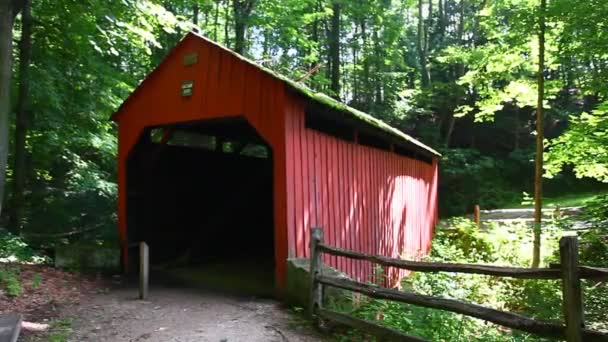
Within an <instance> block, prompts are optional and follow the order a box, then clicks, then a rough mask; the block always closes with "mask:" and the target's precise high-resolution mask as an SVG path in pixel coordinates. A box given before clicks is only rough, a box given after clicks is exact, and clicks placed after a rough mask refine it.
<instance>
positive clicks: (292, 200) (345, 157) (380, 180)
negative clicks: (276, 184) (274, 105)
mask: <svg viewBox="0 0 608 342" xmlns="http://www.w3.org/2000/svg"><path fill="white" fill-rule="evenodd" d="M287 99H288V100H287V101H286V106H287V108H286V134H285V135H286V141H285V142H286V148H287V189H288V194H287V209H288V215H287V216H288V224H287V228H288V233H287V235H288V241H289V243H288V246H289V251H288V254H289V256H290V257H307V256H308V244H309V229H310V227H315V226H319V227H323V228H324V230H325V241H326V242H327V243H328V244H330V245H333V246H338V247H342V248H347V249H352V250H357V251H361V252H366V253H371V254H378V255H385V256H390V257H406V258H418V257H420V256H421V255H423V254H425V253H427V252H428V249H429V247H430V241H431V238H432V229H433V226H434V224H435V222H436V218H437V198H436V194H437V162H436V161H434V162H433V163H432V164H428V163H425V162H422V161H419V160H414V159H411V158H407V157H404V156H401V155H398V154H395V153H393V152H390V151H384V150H380V149H376V148H372V147H368V146H363V145H358V144H355V143H351V142H347V141H344V140H340V139H338V138H336V137H333V136H330V135H327V134H324V133H321V132H319V131H316V130H312V129H308V128H306V127H305V123H304V103H303V102H302V101H301V100H299V99H297V98H296V97H294V96H293V95H289V96H288V97H287ZM325 262H327V263H328V264H330V265H332V266H333V267H336V268H338V269H340V270H341V271H343V272H345V273H347V274H349V275H350V276H352V277H354V278H356V279H358V280H372V276H373V274H374V270H373V269H372V265H371V264H370V263H367V262H363V261H355V260H346V259H344V258H341V257H334V256H327V255H326V256H325ZM385 275H386V276H387V278H388V281H387V283H388V284H389V285H391V286H394V285H397V282H398V279H400V278H401V277H403V276H404V275H405V273H404V272H403V271H399V270H396V269H392V268H391V269H387V270H385Z"/></svg>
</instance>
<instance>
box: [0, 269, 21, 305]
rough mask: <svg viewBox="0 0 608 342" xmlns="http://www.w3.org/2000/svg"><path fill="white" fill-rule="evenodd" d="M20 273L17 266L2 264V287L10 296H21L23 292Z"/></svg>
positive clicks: (0, 275)
mask: <svg viewBox="0 0 608 342" xmlns="http://www.w3.org/2000/svg"><path fill="white" fill-rule="evenodd" d="M19 273H20V269H19V267H17V266H11V265H0V286H1V287H0V289H3V290H4V291H3V292H4V293H6V295H8V296H10V297H19V296H21V294H22V293H23V289H22V287H21V281H20V280H19Z"/></svg>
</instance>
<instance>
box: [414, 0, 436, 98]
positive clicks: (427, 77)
mask: <svg viewBox="0 0 608 342" xmlns="http://www.w3.org/2000/svg"><path fill="white" fill-rule="evenodd" d="M427 9H428V17H427V19H426V20H425V18H424V0H418V39H417V49H418V63H419V64H420V76H421V85H422V87H423V88H427V87H428V86H429V85H430V84H431V72H430V70H429V67H428V52H429V27H430V23H431V19H432V15H433V1H432V0H429V2H428V5H427Z"/></svg>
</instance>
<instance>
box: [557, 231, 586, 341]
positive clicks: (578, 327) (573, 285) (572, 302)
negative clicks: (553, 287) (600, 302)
mask: <svg viewBox="0 0 608 342" xmlns="http://www.w3.org/2000/svg"><path fill="white" fill-rule="evenodd" d="M559 256H560V261H561V269H562V294H563V298H562V308H563V311H564V318H565V322H566V341H568V342H582V341H583V337H582V329H583V327H584V324H585V323H584V311H583V295H582V290H581V279H580V276H579V273H580V272H579V269H578V237H576V236H564V237H562V238H561V239H560V240H559Z"/></svg>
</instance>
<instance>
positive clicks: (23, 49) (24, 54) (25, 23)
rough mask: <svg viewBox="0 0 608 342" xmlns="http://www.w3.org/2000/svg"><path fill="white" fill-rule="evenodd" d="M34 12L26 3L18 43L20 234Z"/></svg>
mask: <svg viewBox="0 0 608 342" xmlns="http://www.w3.org/2000/svg"><path fill="white" fill-rule="evenodd" d="M32 23H33V22H32V8H31V0H25V2H24V6H23V10H22V15H21V40H20V41H19V95H18V99H17V117H16V122H15V154H14V156H15V160H14V162H15V164H14V167H13V196H12V202H11V212H10V215H9V217H10V221H9V227H10V228H11V229H12V230H13V231H15V232H18V231H20V230H21V228H22V225H23V212H24V206H25V201H24V193H25V184H26V175H27V174H28V172H27V167H26V156H27V149H26V137H27V131H28V126H29V111H30V108H29V66H30V62H31V55H32V49H31V48H32Z"/></svg>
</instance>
